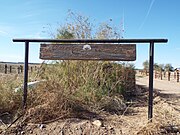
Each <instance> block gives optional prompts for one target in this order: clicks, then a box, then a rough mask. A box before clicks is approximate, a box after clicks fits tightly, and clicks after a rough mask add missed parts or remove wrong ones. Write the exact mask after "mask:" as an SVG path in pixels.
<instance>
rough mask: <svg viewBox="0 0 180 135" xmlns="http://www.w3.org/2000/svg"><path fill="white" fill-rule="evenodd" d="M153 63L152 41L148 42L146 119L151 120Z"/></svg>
mask: <svg viewBox="0 0 180 135" xmlns="http://www.w3.org/2000/svg"><path fill="white" fill-rule="evenodd" d="M153 65H154V42H150V48H149V103H148V120H150V121H152V117H153Z"/></svg>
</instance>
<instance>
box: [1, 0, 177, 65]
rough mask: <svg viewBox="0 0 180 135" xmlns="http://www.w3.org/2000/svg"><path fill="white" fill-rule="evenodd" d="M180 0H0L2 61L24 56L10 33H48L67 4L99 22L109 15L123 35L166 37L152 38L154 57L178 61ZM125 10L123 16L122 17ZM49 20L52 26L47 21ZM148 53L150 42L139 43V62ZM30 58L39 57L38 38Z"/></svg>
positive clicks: (64, 13) (18, 35) (160, 61)
mask: <svg viewBox="0 0 180 135" xmlns="http://www.w3.org/2000/svg"><path fill="white" fill-rule="evenodd" d="M179 5H180V0H171V1H170V0H16V1H15V0H2V1H1V4H0V61H5V62H23V61H24V44H23V43H13V42H12V39H13V38H51V37H50V36H49V34H47V32H44V31H47V28H50V29H51V28H52V31H55V30H56V29H57V28H58V26H59V25H58V24H63V23H65V20H66V17H67V13H68V10H71V11H73V12H75V13H78V14H82V15H84V16H87V17H89V18H90V19H91V20H93V23H95V24H97V25H98V24H100V23H102V22H107V21H108V20H110V19H112V20H113V23H114V25H116V26H117V28H119V29H121V22H122V18H124V23H123V26H124V34H123V35H124V38H133V39H134V38H142V39H144V38H163V39H165V38H167V39H168V43H162V44H159V43H158V44H155V63H158V64H167V63H170V64H172V66H173V67H175V68H176V67H180V62H179V58H180V53H179V52H180V15H179V13H180V8H179ZM123 16H124V17H123ZM49 26H51V27H49ZM148 59H149V44H137V60H136V61H135V62H134V63H135V66H136V67H137V68H142V67H143V66H142V63H143V62H144V61H145V60H148ZM29 61H30V62H35V63H37V62H42V60H40V59H39V44H30V55H29Z"/></svg>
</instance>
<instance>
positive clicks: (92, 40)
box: [13, 39, 168, 43]
mask: <svg viewBox="0 0 180 135" xmlns="http://www.w3.org/2000/svg"><path fill="white" fill-rule="evenodd" d="M167 41H168V40H167V39H13V42H51V43H53V42H54V43H56V42H57V43H151V42H153V43H166V42H167Z"/></svg>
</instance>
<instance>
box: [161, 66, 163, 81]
mask: <svg viewBox="0 0 180 135" xmlns="http://www.w3.org/2000/svg"><path fill="white" fill-rule="evenodd" d="M160 74H161V75H160V76H161V80H162V76H163V75H162V69H161V72H160Z"/></svg>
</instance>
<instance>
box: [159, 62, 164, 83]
mask: <svg viewBox="0 0 180 135" xmlns="http://www.w3.org/2000/svg"><path fill="white" fill-rule="evenodd" d="M159 69H160V77H161V80H162V76H163V75H162V72H163V71H164V64H159Z"/></svg>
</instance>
